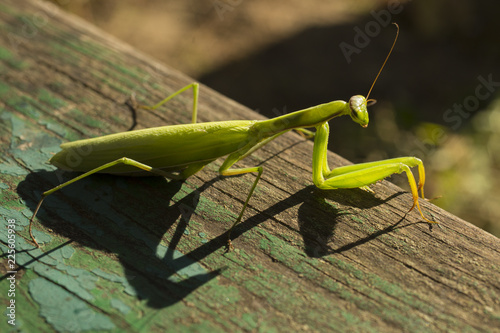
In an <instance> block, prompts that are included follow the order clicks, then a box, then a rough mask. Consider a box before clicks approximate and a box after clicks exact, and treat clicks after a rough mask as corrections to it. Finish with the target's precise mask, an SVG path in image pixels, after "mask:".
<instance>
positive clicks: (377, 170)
mask: <svg viewBox="0 0 500 333" xmlns="http://www.w3.org/2000/svg"><path fill="white" fill-rule="evenodd" d="M328 135H329V126H328V123H324V124H322V125H321V126H318V127H317V131H316V138H315V140H314V149H313V172H312V176H313V181H314V184H315V185H316V186H317V187H318V188H321V189H324V190H332V189H338V188H363V187H366V186H368V185H370V184H373V183H376V182H377V181H379V180H382V179H384V178H386V177H389V176H391V175H393V174H395V173H402V172H405V173H406V176H407V177H408V183H409V184H410V189H411V193H412V196H413V206H412V207H411V208H410V210H409V211H412V210H413V208H415V206H417V208H418V211H419V212H420V215H421V216H422V218H423V219H424V220H425V221H427V222H428V223H437V222H434V221H431V220H429V219H427V218H426V217H425V216H424V214H423V213H422V210H421V209H420V205H419V203H418V191H419V190H421V194H422V198H424V189H423V186H424V183H425V170H424V165H423V163H422V161H421V160H420V159H418V158H416V157H398V158H393V159H388V160H382V161H376V162H368V163H360V164H353V165H347V166H343V167H338V168H336V169H333V170H330V168H329V167H328V161H327V145H328ZM411 167H418V173H419V184H418V186H417V184H416V182H415V178H414V177H413V173H412V172H411V169H410V168H411Z"/></svg>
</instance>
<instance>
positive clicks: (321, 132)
mask: <svg viewBox="0 0 500 333" xmlns="http://www.w3.org/2000/svg"><path fill="white" fill-rule="evenodd" d="M396 27H397V33H396V37H395V39H394V43H393V45H392V47H391V50H390V51H389V54H388V55H387V58H386V59H385V61H384V63H383V64H382V67H381V68H380V71H379V72H378V74H377V76H376V78H375V80H374V82H373V84H372V86H371V88H370V90H369V92H368V94H367V97H363V96H361V95H356V96H353V97H351V98H350V99H349V101H348V102H345V101H333V102H329V103H325V104H320V105H317V106H313V107H310V108H307V109H304V110H300V111H296V112H293V113H290V114H286V115H283V116H279V117H276V118H272V119H267V120H230V121H219V122H207V123H197V112H198V91H199V85H198V84H197V83H192V84H190V85H188V86H186V87H184V88H182V89H180V90H179V91H177V92H176V93H174V94H172V95H170V96H169V97H167V98H165V99H164V100H162V101H161V102H159V103H158V104H156V105H154V106H150V107H148V106H139V107H141V108H144V109H149V110H154V109H157V108H159V107H160V106H162V105H163V104H165V103H167V102H168V101H169V100H171V99H172V98H174V97H175V96H177V95H179V94H180V93H182V92H184V91H186V90H188V89H192V91H193V113H192V123H191V124H181V125H172V126H163V127H156V128H148V129H142V130H134V131H129V132H122V133H116V134H111V135H106V136H101V137H96V138H91V139H85V140H79V141H74V142H68V143H64V144H62V145H61V149H62V150H61V151H60V152H58V153H57V154H55V155H54V156H53V157H52V158H51V159H50V163H52V164H53V165H55V166H56V167H58V168H60V169H62V170H68V171H79V172H83V174H82V175H80V176H78V177H75V178H73V179H71V180H69V181H67V182H65V183H63V184H60V185H59V186H56V187H54V188H52V189H50V190H48V191H46V192H44V193H43V194H42V197H41V199H40V201H39V202H38V205H37V207H36V209H35V211H34V213H33V216H32V218H31V219H30V225H29V234H30V236H31V238H32V240H33V242H34V243H35V244H36V246H37V247H39V244H38V242H37V241H36V239H35V237H34V236H33V233H32V225H33V220H34V218H35V216H36V215H37V213H38V210H39V209H40V207H41V205H42V202H43V200H44V199H45V198H46V197H47V196H49V195H50V194H52V193H54V192H56V191H59V190H60V189H62V188H64V187H66V186H68V185H70V184H72V183H75V182H77V181H79V180H81V179H83V178H86V177H88V176H90V175H92V174H94V173H107V174H114V175H127V176H139V175H141V176H142V175H145V174H147V175H157V176H162V177H166V178H169V179H187V178H188V177H190V176H192V175H194V174H195V173H197V172H198V171H200V170H201V169H203V167H204V166H205V165H207V164H209V163H211V162H213V161H215V160H216V159H218V158H220V157H224V156H227V157H226V159H225V160H224V162H223V163H222V165H221V167H220V169H219V173H220V174H221V175H223V176H235V175H242V174H246V173H256V174H257V177H256V178H255V180H254V182H253V184H252V186H251V188H250V191H249V192H248V196H247V198H246V200H245V202H244V204H243V207H242V209H241V212H240V214H239V215H238V218H237V219H236V220H235V222H234V223H233V224H232V226H231V228H230V229H229V230H228V243H227V249H228V250H230V249H231V248H232V247H233V246H232V243H231V231H232V230H233V228H234V227H235V226H236V225H237V224H238V223H239V222H240V221H241V219H242V217H243V214H244V212H245V209H246V208H247V205H248V202H249V201H250V198H251V197H252V194H253V192H254V190H255V188H256V186H257V183H258V182H259V179H260V178H261V176H262V173H263V167H262V166H256V167H248V168H233V165H234V164H235V163H237V162H238V161H240V160H242V159H244V158H245V157H247V156H249V155H250V154H252V153H253V152H254V151H256V150H257V149H259V148H261V147H262V146H264V145H265V144H267V143H269V142H270V141H272V140H274V139H276V138H277V137H278V136H280V135H282V134H284V133H286V132H288V131H290V130H297V131H302V132H305V133H312V132H309V131H307V130H306V128H312V127H314V128H315V129H316V133H315V134H314V148H313V158H312V179H313V182H314V184H315V185H316V186H317V187H318V188H320V189H325V190H333V189H342V188H362V189H365V190H368V191H372V190H371V189H370V188H369V187H368V185H370V184H373V183H375V182H377V181H379V180H382V179H384V178H386V177H389V176H391V175H392V174H395V173H402V172H405V173H406V175H407V177H408V183H409V184H410V189H411V193H412V196H413V205H412V207H411V208H410V210H409V212H410V211H412V210H413V209H414V208H415V206H416V207H417V208H418V211H419V212H420V216H421V217H422V218H423V219H424V220H425V221H426V222H428V223H437V222H434V221H431V220H429V219H427V218H426V217H425V216H424V214H423V213H422V210H421V208H420V205H419V202H418V191H419V190H421V195H422V198H424V191H423V187H424V183H425V170H424V165H423V163H422V161H421V160H420V159H418V158H416V157H399V158H393V159H387V160H382V161H376V162H369V163H361V164H354V165H347V166H342V167H338V168H336V169H334V170H330V168H329V167H328V162H327V144H328V135H329V127H328V121H330V120H331V119H333V118H335V117H339V116H343V115H349V116H350V117H351V119H352V120H353V121H354V122H355V123H358V124H359V125H361V126H362V127H367V126H368V111H367V105H368V103H370V102H371V101H374V100H370V99H368V97H369V95H370V93H371V90H372V88H373V86H374V84H375V82H376V81H377V79H378V77H379V75H380V73H381V71H382V69H383V68H384V66H385V64H386V62H387V60H388V58H389V56H390V54H391V52H392V50H393V48H394V45H395V43H396V40H397V37H398V35H399V27H398V26H397V24H396ZM412 167H418V173H419V183H418V186H417V184H416V182H415V178H414V177H413V174H412V171H411V169H410V168H412Z"/></svg>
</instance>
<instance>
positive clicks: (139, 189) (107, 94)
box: [0, 0, 500, 332]
mask: <svg viewBox="0 0 500 333" xmlns="http://www.w3.org/2000/svg"><path fill="white" fill-rule="evenodd" d="M0 31H1V33H0V112H1V113H0V133H1V136H0V137H1V145H0V149H1V161H0V162H1V163H0V189H1V202H2V207H1V208H0V214H1V215H2V219H1V223H2V224H3V226H4V227H5V225H6V224H8V223H9V221H14V222H12V223H14V224H15V225H16V231H17V232H18V233H17V235H16V262H17V264H18V265H19V267H17V273H16V274H14V275H15V281H16V284H15V291H16V295H15V304H16V312H15V314H16V317H15V319H16V326H15V327H12V326H11V325H10V324H8V323H7V317H5V318H6V319H2V320H1V321H0V330H1V331H2V332H7V331H8V330H9V329H10V330H12V329H14V328H15V329H21V330H23V331H25V332H32V331H35V330H36V331H37V332H52V331H54V330H55V331H61V332H63V331H74V332H79V331H112V332H119V331H130V332H140V331H144V332H164V331H167V330H168V331H169V332H177V331H179V332H185V331H187V330H190V331H193V332H195V331H203V332H210V331H214V332H220V331H231V332H237V331H255V332H283V331H294V332H302V331H306V332H346V331H363V332H401V331H405V332H445V331H446V332H449V331H454V332H457V331H461V332H486V331H488V332H492V331H499V329H498V327H500V301H499V299H500V298H499V295H500V282H499V280H500V279H499V277H500V241H499V240H498V239H497V238H495V237H494V236H492V235H490V234H488V233H486V232H484V231H482V230H480V229H478V228H476V227H474V226H473V225H471V224H470V223H468V222H466V221H463V220H461V219H459V218H457V217H455V216H453V215H451V214H449V213H447V212H445V211H443V210H442V209H440V208H438V207H436V206H434V205H432V204H430V203H427V202H421V205H422V209H423V211H424V212H426V213H427V214H430V216H432V218H433V219H435V220H437V221H440V222H441V224H440V226H439V227H434V228H433V229H432V231H431V230H429V226H428V225H427V224H425V223H422V221H421V218H420V217H419V214H418V213H417V212H411V213H409V214H406V212H407V210H408V209H409V207H410V206H411V195H410V194H409V193H407V192H406V191H403V190H401V189H400V188H398V187H397V186H395V185H393V184H391V183H389V182H387V181H383V182H379V183H377V184H375V185H374V186H372V188H373V190H374V191H375V193H376V195H372V194H370V193H367V192H365V191H362V190H358V189H356V190H336V191H321V190H318V189H316V188H315V187H314V186H313V185H312V181H311V155H312V142H310V141H306V140H304V139H303V138H301V137H300V136H299V135H297V134H295V133H288V134H286V135H283V136H282V137H280V138H278V139H277V140H275V141H273V142H271V143H270V144H269V145H267V146H265V147H264V148H263V149H261V150H259V151H257V152H256V153H254V154H253V155H252V156H250V157H248V158H247V159H245V160H243V161H241V162H240V163H239V164H238V165H239V166H254V165H258V164H262V165H263V166H264V174H263V176H262V179H261V181H260V182H259V185H258V187H257V189H256V191H255V194H254V196H253V197H252V199H251V201H250V204H249V208H248V209H247V212H246V213H245V217H244V221H243V222H242V223H241V224H240V225H239V226H238V227H237V228H236V229H235V231H234V234H233V236H234V237H235V240H234V245H235V246H236V248H237V250H236V251H234V252H231V253H229V254H224V245H225V234H224V232H225V231H226V230H227V228H228V227H229V226H230V225H231V223H232V222H233V221H234V219H235V218H236V216H237V214H238V212H239V210H240V209H241V206H242V203H243V201H244V199H245V197H246V194H247V193H248V189H249V187H250V185H251V183H252V181H253V179H254V178H253V177H255V175H244V176H241V177H227V178H221V177H219V176H218V174H217V169H218V166H220V164H221V162H222V160H218V161H216V162H215V163H213V164H212V165H209V166H207V167H206V168H205V169H204V170H203V171H202V172H200V173H198V174H196V175H195V176H193V177H191V178H189V179H188V180H187V181H186V182H175V181H168V180H165V179H162V178H157V177H144V178H127V177H113V176H107V175H96V176H93V177H90V178H88V179H86V180H84V181H81V182H77V183H76V184H74V185H72V186H71V187H68V188H66V189H64V190H62V191H60V192H58V193H57V194H54V195H52V196H50V197H48V198H47V199H46V201H45V203H44V206H43V207H42V209H41V211H40V213H39V215H38V218H37V223H36V226H35V235H36V237H37V239H38V240H40V241H43V242H44V246H43V247H42V248H41V249H34V248H33V246H32V244H31V243H30V242H29V237H28V235H27V224H28V219H29V217H31V215H32V213H33V210H34V208H35V205H36V203H37V201H38V200H39V198H40V194H41V192H43V191H45V190H47V189H49V188H51V187H53V186H55V185H57V184H59V183H61V181H62V180H67V179H70V178H71V177H73V176H75V174H72V173H63V172H60V171H57V170H55V168H54V167H52V166H50V165H49V164H47V162H46V161H47V160H48V158H49V157H50V156H51V154H52V153H55V152H57V151H58V149H59V148H58V146H59V144H60V143H62V142H67V141H72V140H76V139H81V138H88V137H95V136H100V135H104V134H109V133H115V132H120V131H126V130H129V129H130V128H132V127H133V128H134V129H139V128H148V127H154V126H160V125H166V124H177V123H186V122H189V121H190V116H191V114H190V109H191V103H192V98H191V96H190V94H189V93H188V94H183V95H181V96H179V97H178V98H176V99H175V100H173V101H172V102H171V103H169V104H168V105H167V106H166V107H165V108H163V109H162V110H158V111H155V112H151V111H138V112H137V113H135V114H134V113H133V112H132V111H131V110H130V109H129V108H128V107H127V105H126V104H125V101H126V100H127V99H128V97H129V96H130V94H131V93H135V94H136V95H137V97H138V99H139V100H140V101H141V102H143V103H145V104H153V103H155V102H157V101H158V100H160V99H161V98H163V97H165V96H167V95H168V94H170V93H172V92H174V91H176V90H177V89H179V88H181V87H183V86H185V85H186V84H188V83H191V82H192V81H193V80H192V79H190V78H188V77H186V76H185V75H183V74H181V73H179V72H177V71H175V70H172V69H170V68H168V67H167V66H165V65H163V64H159V63H157V62H155V61H154V60H152V59H149V58H148V57H146V56H144V55H142V54H141V53H140V52H138V51H136V50H133V49H132V48H130V47H128V46H125V45H123V44H122V43H120V42H119V41H116V40H115V39H113V38H111V37H109V36H107V35H105V34H104V33H102V32H101V31H99V30H97V29H95V28H93V27H91V26H89V25H87V24H86V23H84V22H81V21H80V20H78V19H76V18H75V17H73V16H70V15H68V14H66V13H61V12H59V11H58V10H57V9H56V8H55V7H53V6H51V5H49V4H46V3H43V2H38V1H34V0H33V1H21V2H20V1H13V0H11V1H3V2H2V3H1V4H0ZM332 97H333V98H335V96H332ZM261 118H262V117H261V116H259V115H258V114H256V113H254V112H252V111H251V110H249V109H247V108H245V107H244V106H241V105H238V104H237V103H235V102H233V101H231V100H230V99H228V98H225V97H224V96H221V95H220V94H217V93H216V92H214V91H212V90H210V89H209V88H207V87H201V92H200V108H199V120H200V121H216V120H231V119H261ZM336 121H346V126H356V125H355V124H352V123H351V122H350V120H349V119H337V120H336ZM347 124H348V125H347ZM328 157H329V161H330V165H331V166H332V167H334V166H338V165H344V164H347V163H349V162H348V161H346V160H344V159H342V158H341V157H339V156H337V155H335V154H334V153H331V152H329V154H328ZM428 181H431V182H432V179H429V180H428ZM2 230H6V229H5V228H3V229H2ZM0 237H1V238H0V241H1V242H0V248H1V250H2V252H3V257H4V258H7V251H8V244H9V241H8V237H7V232H4V231H2V233H1V236H0ZM4 262H5V264H3V265H2V266H1V267H2V280H1V282H0V283H1V285H2V288H1V294H0V299H1V300H2V304H4V305H5V306H6V305H8V304H10V303H9V302H10V299H12V297H9V296H7V295H8V293H7V291H8V288H9V286H10V284H9V283H8V282H9V281H10V280H8V279H7V278H8V277H10V276H11V275H12V274H7V271H9V270H12V268H9V267H8V264H7V261H4ZM10 287H11V286H10Z"/></svg>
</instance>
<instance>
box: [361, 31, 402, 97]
mask: <svg viewBox="0 0 500 333" xmlns="http://www.w3.org/2000/svg"><path fill="white" fill-rule="evenodd" d="M392 24H394V25H395V26H396V28H397V29H398V30H397V32H396V37H395V38H394V42H393V43H392V46H391V49H390V50H389V54H388V55H387V57H386V58H385V60H384V63H383V64H382V67H380V70H379V71H378V74H377V76H376V77H375V80H373V83H372V86H371V87H370V90H369V91H368V95H366V100H367V102H372V103H374V102H375V101H376V100H374V99H368V97H370V93H371V92H372V89H373V86H374V85H375V82H377V79H378V77H379V75H380V73H381V72H382V70H383V69H384V66H385V63H386V62H387V60H388V59H389V57H390V56H391V53H392V50H393V49H394V45H396V41H397V40H398V36H399V25H398V24H397V23H394V22H393V23H392Z"/></svg>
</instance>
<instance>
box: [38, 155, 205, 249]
mask: <svg viewBox="0 0 500 333" xmlns="http://www.w3.org/2000/svg"><path fill="white" fill-rule="evenodd" d="M210 162H211V161H208V162H206V161H204V162H200V163H195V164H191V165H189V166H188V167H187V168H186V169H184V170H183V171H182V172H180V174H179V175H176V174H173V173H171V172H166V171H163V170H161V169H157V168H153V167H151V166H149V165H146V164H144V163H141V162H138V161H135V160H133V159H130V158H127V157H122V158H119V159H117V160H115V161H112V162H109V163H106V164H104V165H102V166H100V167H97V168H95V169H92V170H90V171H88V172H85V173H84V174H81V175H80V176H78V177H75V178H73V179H70V180H68V181H67V182H65V183H62V184H60V185H58V186H56V187H54V188H52V189H50V190H48V191H45V192H43V193H42V198H41V199H40V201H39V202H38V205H37V206H36V208H35V212H34V213H33V216H32V217H31V219H30V222H29V234H30V237H31V239H32V240H33V242H34V243H35V245H36V246H37V247H40V245H39V244H38V242H37V241H36V239H35V237H34V236H33V233H32V226H33V220H34V218H35V216H36V214H37V213H38V210H39V209H40V207H41V206H42V202H43V200H44V199H45V198H46V197H47V196H49V195H50V194H52V193H54V192H57V191H59V190H60V189H62V188H64V187H66V186H68V185H71V184H73V183H75V182H77V181H79V180H81V179H83V178H86V177H88V176H90V175H93V174H94V173H98V172H102V171H103V170H105V169H108V168H111V167H113V166H115V165H118V164H126V165H130V166H133V167H136V168H138V169H141V170H144V171H148V172H151V173H154V174H157V175H159V176H162V177H166V178H170V179H186V178H187V177H189V176H190V175H192V174H194V173H196V172H198V171H199V170H201V169H202V168H203V167H204V166H205V165H206V164H207V163H210Z"/></svg>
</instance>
